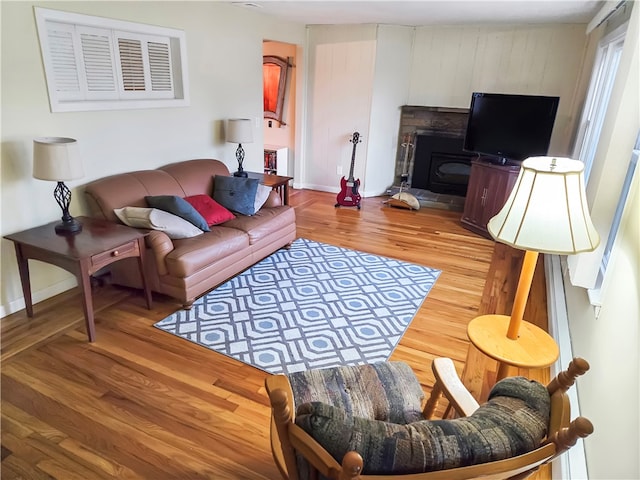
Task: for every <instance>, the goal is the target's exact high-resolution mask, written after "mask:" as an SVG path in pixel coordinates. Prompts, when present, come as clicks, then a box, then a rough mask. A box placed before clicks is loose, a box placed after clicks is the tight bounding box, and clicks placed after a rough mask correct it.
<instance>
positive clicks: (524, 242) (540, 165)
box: [487, 157, 600, 255]
mask: <svg viewBox="0 0 640 480" xmlns="http://www.w3.org/2000/svg"><path fill="white" fill-rule="evenodd" d="M583 170H584V164H583V163H582V162H581V161H579V160H572V159H570V158H563V157H530V158H527V159H526V160H525V161H524V162H522V168H521V169H520V174H519V176H518V178H517V180H516V183H515V186H514V187H513V190H512V191H511V194H510V195H509V198H508V199H507V202H506V203H505V205H504V207H502V210H500V211H499V212H498V214H497V215H496V216H494V217H493V218H491V220H489V223H488V225H487V229H488V230H489V233H490V234H491V236H492V237H493V238H494V239H495V240H497V241H499V242H502V243H506V244H507V245H511V246H512V247H515V248H519V249H523V250H533V251H537V252H541V253H554V254H561V255H569V254H574V253H579V252H588V251H592V250H594V249H595V248H596V247H597V246H598V244H599V243H600V237H599V235H598V232H597V231H596V229H595V227H594V226H593V223H592V221H591V217H590V216H589V210H588V206H587V196H586V193H585V189H584V176H583Z"/></svg>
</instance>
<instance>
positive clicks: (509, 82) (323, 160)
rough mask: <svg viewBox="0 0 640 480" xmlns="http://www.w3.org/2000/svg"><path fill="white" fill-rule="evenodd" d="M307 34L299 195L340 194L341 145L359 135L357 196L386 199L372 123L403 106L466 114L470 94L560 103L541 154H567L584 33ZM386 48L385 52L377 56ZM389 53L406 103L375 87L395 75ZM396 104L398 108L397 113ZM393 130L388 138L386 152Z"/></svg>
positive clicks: (564, 28)
mask: <svg viewBox="0 0 640 480" xmlns="http://www.w3.org/2000/svg"><path fill="white" fill-rule="evenodd" d="M309 28H310V32H311V33H310V42H309V55H310V66H311V70H310V102H309V119H308V124H307V125H308V127H309V128H308V137H307V148H306V151H305V152H306V155H305V157H306V164H305V172H304V174H303V177H302V178H299V179H297V180H298V181H299V182H300V183H301V185H303V186H306V187H308V188H313V189H316V190H324V191H338V188H337V186H338V180H339V179H340V175H339V174H337V168H338V167H339V166H342V171H343V173H344V174H348V166H349V161H350V154H351V145H350V144H349V143H348V141H347V140H348V138H349V135H351V133H353V131H354V130H355V129H358V131H359V132H360V133H361V134H362V136H363V145H362V149H361V151H359V152H358V157H357V162H356V169H355V173H356V177H360V178H363V179H364V177H365V174H366V179H367V181H368V182H365V183H364V184H363V185H362V187H363V190H364V191H365V192H366V193H367V194H369V195H376V194H381V193H384V188H385V186H384V185H383V183H384V181H385V179H389V181H391V179H392V178H393V165H394V163H393V158H395V155H394V154H393V153H389V154H388V155H387V156H388V157H389V158H387V159H385V158H382V157H381V155H377V154H373V153H372V149H371V148H368V143H367V142H369V141H370V139H369V138H368V135H367V133H368V132H367V129H368V128H369V127H370V126H372V125H381V124H384V122H382V121H381V119H380V117H384V116H394V117H397V115H398V112H399V110H400V107H401V106H402V105H403V104H408V105H422V106H440V107H462V108H467V107H468V106H469V102H470V99H471V93H472V92H474V91H488V92H500V93H523V94H537V95H557V96H560V106H559V110H558V115H557V117H556V123H555V128H554V134H553V137H552V140H551V147H550V151H549V153H550V154H554V155H567V154H568V153H569V150H570V146H571V142H572V139H573V133H574V129H575V127H574V124H575V118H576V116H577V113H576V112H579V110H580V106H581V104H582V101H583V95H584V94H583V88H582V87H581V86H579V85H580V74H581V72H582V68H583V63H584V62H585V52H586V49H587V40H588V37H587V36H586V35H585V25H582V24H560V25H525V26H468V25H466V26H447V27H438V26H436V27H434V26H429V27H419V28H415V29H413V28H412V27H406V28H407V29H409V30H411V31H412V34H411V35H405V36H402V35H399V34H397V33H398V32H395V33H396V35H393V36H387V35H379V34H378V32H377V31H376V29H375V26H356V25H351V26H344V25H339V26H318V27H309ZM390 38H392V39H393V48H385V47H387V42H390V41H391V40H389V39H390ZM380 52H384V54H380ZM394 52H397V55H406V53H407V52H410V67H409V68H408V69H400V70H399V73H398V74H399V75H406V73H405V72H406V71H408V72H410V73H409V81H407V80H406V79H405V78H402V79H398V82H399V84H402V85H401V88H405V89H407V92H406V95H405V96H403V95H399V94H398V92H397V89H395V88H394V89H389V91H388V93H387V91H386V89H382V88H377V87H376V85H378V84H388V81H387V77H388V73H389V72H388V71H387V70H386V69H385V68H389V66H393V65H397V62H396V61H394ZM378 77H384V78H385V82H378V81H377V79H378ZM374 95H375V98H374ZM387 96H388V97H389V98H385V97H387ZM400 98H402V99H405V101H404V102H403V103H398V99H400ZM380 99H383V101H381V100H380ZM384 100H389V101H384ZM372 105H374V106H375V108H372ZM394 128H395V130H394V131H393V132H389V137H388V139H389V140H391V143H392V144H393V145H395V142H394V141H393V139H394V138H395V136H397V133H398V127H397V126H396V127H394ZM372 132H373V133H375V136H376V140H377V139H379V138H381V137H384V136H386V135H385V133H384V132H380V131H379V129H377V130H376V129H374V130H372ZM369 180H370V181H369ZM367 183H370V185H367ZM388 186H390V185H387V187H388Z"/></svg>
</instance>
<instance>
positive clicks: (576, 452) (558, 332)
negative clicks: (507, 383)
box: [544, 255, 589, 480]
mask: <svg viewBox="0 0 640 480" xmlns="http://www.w3.org/2000/svg"><path fill="white" fill-rule="evenodd" d="M565 261H566V260H565ZM544 270H545V276H546V282H547V315H548V317H549V333H550V334H551V336H552V337H553V338H554V339H555V341H556V343H557V344H558V346H559V347H560V357H559V358H558V360H557V361H556V362H555V363H554V364H553V365H552V366H551V376H552V377H554V376H555V375H557V374H558V373H559V372H561V371H562V370H566V368H567V367H568V366H569V363H570V362H571V360H572V359H573V349H572V346H571V332H570V331H569V318H568V315H567V303H566V300H565V294H564V280H563V275H562V261H561V259H560V257H559V256H558V255H545V256H544ZM577 388H578V387H577V385H575V386H574V387H573V388H571V389H570V390H569V392H568V394H569V401H570V404H571V417H572V418H576V417H577V416H579V415H580V404H579V403H578V394H577ZM551 477H552V478H554V479H555V478H558V479H563V480H564V479H566V480H587V479H588V478H589V475H588V473H587V459H586V456H585V451H584V443H583V441H582V439H578V442H577V443H576V445H575V446H574V447H572V448H570V449H569V451H568V452H566V453H564V454H563V455H560V456H559V457H558V458H556V459H555V460H554V461H553V462H552V464H551Z"/></svg>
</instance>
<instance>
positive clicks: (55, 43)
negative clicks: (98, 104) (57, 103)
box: [47, 22, 83, 100]
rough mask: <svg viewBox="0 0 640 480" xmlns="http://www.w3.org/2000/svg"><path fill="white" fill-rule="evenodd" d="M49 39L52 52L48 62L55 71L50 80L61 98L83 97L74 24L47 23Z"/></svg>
mask: <svg viewBox="0 0 640 480" xmlns="http://www.w3.org/2000/svg"><path fill="white" fill-rule="evenodd" d="M47 39H48V41H49V49H50V53H51V54H50V56H49V59H48V60H49V62H48V63H49V64H50V66H51V70H52V73H53V75H52V78H50V79H49V81H50V82H52V83H53V88H54V89H55V91H56V92H57V94H58V96H59V98H61V99H68V100H72V99H79V98H82V97H83V95H82V91H81V87H80V79H79V77H78V58H77V57H76V51H77V48H76V46H75V44H74V28H73V26H72V25H66V24H61V23H54V22H50V23H49V24H48V25H47Z"/></svg>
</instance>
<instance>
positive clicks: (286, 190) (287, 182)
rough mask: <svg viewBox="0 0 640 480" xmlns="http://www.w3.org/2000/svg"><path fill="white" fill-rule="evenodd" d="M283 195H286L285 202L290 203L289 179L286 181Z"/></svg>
mask: <svg viewBox="0 0 640 480" xmlns="http://www.w3.org/2000/svg"><path fill="white" fill-rule="evenodd" d="M282 188H283V194H284V195H283V196H284V204H285V205H289V180H287V181H286V182H285V184H284V185H283V187H282Z"/></svg>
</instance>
